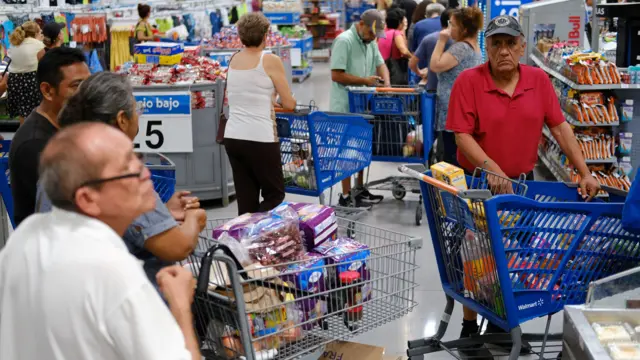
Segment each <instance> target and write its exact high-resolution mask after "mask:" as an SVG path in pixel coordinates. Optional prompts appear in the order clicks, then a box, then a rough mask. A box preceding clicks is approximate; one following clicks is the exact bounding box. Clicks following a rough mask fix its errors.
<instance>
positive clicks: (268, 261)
mask: <svg viewBox="0 0 640 360" xmlns="http://www.w3.org/2000/svg"><path fill="white" fill-rule="evenodd" d="M244 235H245V236H244V237H243V238H242V240H241V241H240V242H241V243H242V245H244V246H245V247H246V248H247V250H248V251H249V254H250V255H251V257H252V258H254V259H255V260H257V261H259V262H260V263H261V264H262V265H264V266H269V265H278V264H282V263H286V262H290V261H296V260H300V259H302V258H303V256H304V252H305V248H304V246H303V245H302V236H301V234H300V229H299V225H298V213H297V212H296V211H295V210H294V209H292V208H291V207H290V206H288V205H286V204H283V205H280V206H278V207H277V208H275V209H274V210H272V211H271V212H269V216H268V217H266V218H264V219H263V220H261V221H258V222H257V223H255V224H253V226H251V227H250V228H249V229H248V231H247V232H246V233H245V234H244Z"/></svg>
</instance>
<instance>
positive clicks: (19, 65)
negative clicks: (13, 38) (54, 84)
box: [7, 37, 44, 74]
mask: <svg viewBox="0 0 640 360" xmlns="http://www.w3.org/2000/svg"><path fill="white" fill-rule="evenodd" d="M42 49H44V44H43V43H42V41H40V40H37V39H34V38H32V37H28V38H26V39H24V40H23V41H22V44H20V45H18V46H13V45H12V46H11V47H10V48H9V50H8V52H7V55H9V57H10V58H11V64H9V72H10V73H14V74H18V73H28V72H33V71H36V70H38V53H39V52H40V50H42Z"/></svg>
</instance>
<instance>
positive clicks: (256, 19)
mask: <svg viewBox="0 0 640 360" xmlns="http://www.w3.org/2000/svg"><path fill="white" fill-rule="evenodd" d="M237 26H238V35H239V37H240V41H241V42H242V44H243V45H244V46H245V48H244V49H242V50H241V51H239V52H238V53H236V54H235V55H234V56H233V58H232V59H231V61H230V62H229V72H228V74H227V98H228V100H229V120H228V121H227V125H226V129H225V133H224V145H225V147H226V150H227V154H228V155H229V162H230V163H231V170H232V171H233V180H234V183H235V185H236V194H237V197H238V214H239V215H242V214H244V213H254V212H261V211H269V210H271V209H273V208H275V207H276V206H278V205H279V204H280V203H282V200H284V195H285V194H284V176H283V175H282V164H281V162H280V142H279V140H278V134H277V132H276V116H275V112H274V104H273V102H274V101H273V100H274V97H275V95H276V94H277V95H279V96H280V101H281V104H280V105H279V106H282V107H283V108H285V109H288V110H291V109H294V108H295V107H296V99H294V98H293V95H292V94H291V89H290V88H289V83H288V82H287V78H286V76H285V72H284V65H283V64H282V60H281V59H280V58H279V57H278V56H276V55H273V54H265V53H264V48H265V47H266V42H267V36H268V34H269V27H270V26H271V24H270V23H269V20H268V19H267V18H266V17H265V16H264V15H263V14H262V13H249V14H245V15H244V16H242V17H241V18H240V20H239V21H238V24H237ZM261 193H262V198H263V199H264V200H263V201H262V202H260V194H261Z"/></svg>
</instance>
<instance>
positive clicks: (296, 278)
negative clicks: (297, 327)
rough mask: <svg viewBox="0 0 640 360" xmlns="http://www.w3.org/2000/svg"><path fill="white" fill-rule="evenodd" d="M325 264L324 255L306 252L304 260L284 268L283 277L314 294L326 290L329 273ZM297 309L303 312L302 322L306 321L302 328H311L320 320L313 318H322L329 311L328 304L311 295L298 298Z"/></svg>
mask: <svg viewBox="0 0 640 360" xmlns="http://www.w3.org/2000/svg"><path fill="white" fill-rule="evenodd" d="M324 266H325V261H324V258H323V257H322V255H320V254H316V253H306V254H305V255H304V260H303V261H302V262H298V263H296V264H291V265H289V266H288V267H287V268H286V269H285V270H284V272H285V275H283V276H282V279H283V280H284V281H285V282H287V283H288V284H289V286H290V287H292V288H295V289H299V290H302V291H306V292H309V293H312V294H316V293H321V292H323V291H325V290H326V286H325V279H326V277H327V275H326V269H325V268H324ZM295 309H296V310H298V311H300V312H301V313H302V322H305V324H304V325H303V326H302V328H303V329H304V330H310V329H312V328H313V327H314V326H315V325H317V324H318V322H319V321H320V320H318V321H317V322H314V321H313V320H314V319H321V318H322V316H324V315H325V314H326V313H327V304H326V302H325V301H324V300H322V298H320V297H311V298H305V299H300V300H296V302H295Z"/></svg>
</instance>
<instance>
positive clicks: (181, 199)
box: [36, 72, 207, 285]
mask: <svg viewBox="0 0 640 360" xmlns="http://www.w3.org/2000/svg"><path fill="white" fill-rule="evenodd" d="M58 122H59V124H60V127H61V128H65V127H69V126H71V125H74V124H78V123H82V122H101V123H105V124H108V125H111V126H113V127H116V128H117V129H119V130H121V131H122V132H124V133H125V134H126V135H127V137H128V138H129V139H130V140H133V139H134V138H135V137H136V135H137V134H138V112H137V108H136V101H135V98H134V97H133V89H132V88H131V84H130V83H129V80H128V79H127V78H126V77H124V76H122V75H118V74H114V73H110V72H101V73H97V74H94V75H92V76H91V77H90V78H88V79H87V80H85V81H84V82H83V83H82V85H81V86H80V89H78V92H77V93H76V94H75V95H74V96H73V97H72V98H71V99H69V101H68V103H67V105H66V106H65V107H64V109H63V110H62V111H61V112H60V116H59V118H58ZM40 188H41V186H39V190H40ZM45 190H46V188H45ZM154 193H155V191H154ZM188 195H189V193H188V192H177V193H175V194H174V195H173V196H172V197H171V199H170V200H169V201H168V202H167V204H166V205H165V204H163V203H162V200H161V199H160V197H159V196H158V194H157V193H155V198H156V201H155V207H154V208H153V209H152V210H150V211H147V212H145V213H144V214H142V215H141V216H139V217H137V218H136V219H135V220H133V222H132V223H131V225H129V226H128V227H127V230H126V232H125V233H124V237H123V240H124V243H125V245H126V246H127V248H128V249H129V251H130V252H131V254H133V255H134V256H135V257H136V258H138V259H140V260H142V261H144V270H145V272H146V273H147V276H148V277H149V280H150V281H151V283H152V284H154V285H155V284H156V276H157V274H158V272H159V271H160V269H162V268H163V267H165V266H169V265H172V264H174V263H175V262H177V261H182V260H184V259H186V258H187V256H189V254H191V253H192V252H193V250H194V249H195V247H196V245H197V244H198V235H199V234H200V232H201V231H202V230H203V229H204V227H205V225H206V220H207V215H206V213H205V211H204V210H203V209H200V208H199V207H200V203H199V201H198V198H195V197H189V196H188ZM54 205H55V202H54ZM36 206H37V211H39V212H44V211H49V210H51V200H50V199H49V198H47V197H46V193H45V192H42V191H39V193H38V201H37V205H36ZM178 222H180V224H178Z"/></svg>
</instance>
